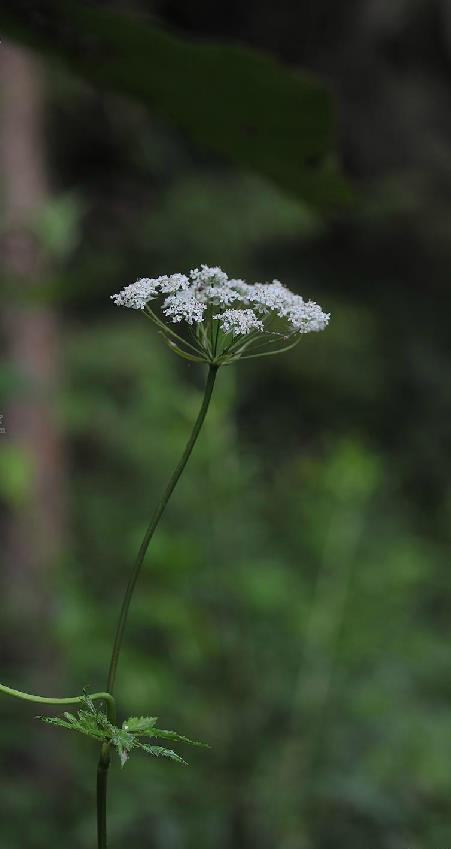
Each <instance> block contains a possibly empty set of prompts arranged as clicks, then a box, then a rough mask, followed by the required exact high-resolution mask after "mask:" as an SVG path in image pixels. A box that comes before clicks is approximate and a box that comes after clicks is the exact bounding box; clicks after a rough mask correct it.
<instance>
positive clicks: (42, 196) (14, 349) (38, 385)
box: [0, 44, 62, 665]
mask: <svg viewBox="0 0 451 849" xmlns="http://www.w3.org/2000/svg"><path fill="white" fill-rule="evenodd" d="M0 78H1V80H2V96H1V101H0V183H1V189H2V191H1V195H2V199H3V200H2V205H3V210H2V219H3V222H4V223H3V228H2V229H3V232H2V239H1V252H2V255H3V256H2V259H3V269H4V276H5V278H6V281H7V288H8V293H7V297H6V308H5V309H4V320H3V321H4V346H5V353H6V356H5V357H4V361H5V362H6V364H7V368H9V369H10V370H11V371H12V375H13V379H12V381H11V385H12V386H13V387H14V389H13V390H12V391H11V392H10V395H9V398H8V400H7V404H6V409H2V410H1V412H2V414H3V415H4V419H3V422H2V424H3V427H4V428H5V430H6V433H4V434H0V440H1V447H2V448H5V449H6V451H7V452H8V451H9V452H10V455H11V458H12V459H11V458H10V462H16V463H18V464H19V463H20V465H21V467H23V469H24V470H25V472H24V474H25V477H24V486H23V487H22V490H21V492H20V493H19V495H20V497H19V498H17V497H16V498H14V499H13V500H12V503H9V504H7V512H6V520H5V524H6V527H5V535H4V536H5V539H6V564H5V566H4V568H3V569H2V578H1V580H2V583H3V593H2V607H3V610H4V611H5V613H6V614H8V613H11V614H12V615H13V616H14V618H15V619H16V622H17V621H21V620H22V621H23V620H25V622H26V628H25V629H24V630H25V632H26V634H25V638H26V639H25V640H23V638H22V645H21V639H19V635H18V634H17V633H16V635H15V637H14V639H13V640H10V641H9V647H8V655H9V656H10V657H11V654H10V650H11V645H14V647H15V650H17V649H18V651H19V657H21V656H22V655H23V656H24V657H28V656H29V651H30V647H31V649H32V654H34V655H35V656H36V654H37V653H39V651H40V647H41V645H42V639H41V637H44V640H45V634H46V631H47V628H48V625H49V618H50V615H51V604H50V601H51V592H50V590H49V587H50V586H51V584H50V582H49V577H50V570H51V569H52V565H53V564H54V563H55V561H56V559H57V557H58V554H59V553H60V546H61V531H62V508H61V504H62V500H61V492H62V480H61V470H62V450H61V439H60V433H59V428H58V423H57V414H56V390H57V384H58V319H57V316H56V314H55V311H54V309H53V307H52V306H51V305H49V304H48V303H45V302H43V301H41V302H40V301H39V298H37V297H36V294H37V289H38V286H39V284H40V283H41V282H42V281H43V279H44V275H45V274H46V272H48V267H47V264H48V263H47V262H46V260H45V257H44V251H43V248H42V245H40V244H39V241H38V239H37V237H36V236H35V235H34V232H33V222H34V220H35V219H36V217H37V216H38V215H39V213H40V211H41V210H42V208H43V207H44V206H45V204H46V203H47V201H48V180H47V174H46V166H45V159H46V157H45V147H46V145H45V136H44V128H43V117H44V98H43V84H42V82H43V81H42V77H41V73H40V67H39V64H38V62H37V60H36V59H35V58H34V57H33V56H32V55H31V54H29V53H28V52H26V51H25V50H23V49H22V48H19V47H16V46H15V45H12V44H11V45H5V44H2V47H1V51H0ZM2 618H3V619H5V618H6V620H8V618H9V617H8V615H6V617H5V616H4V615H3V616H2ZM33 623H35V624H34V625H33ZM33 632H35V635H36V637H37V643H36V644H33V642H32V640H31V639H30V637H32V635H33ZM39 665H40V664H39Z"/></svg>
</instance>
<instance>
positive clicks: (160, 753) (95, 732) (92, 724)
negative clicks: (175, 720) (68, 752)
mask: <svg viewBox="0 0 451 849" xmlns="http://www.w3.org/2000/svg"><path fill="white" fill-rule="evenodd" d="M37 719H40V720H41V721H42V722H45V723H46V724H47V725H53V726H55V727H59V728H67V729H69V730H70V731H77V732H78V733H79V734H84V735H85V736H87V737H91V738H92V739H93V740H96V741H100V742H107V743H109V744H111V746H113V747H114V748H115V749H116V751H117V754H118V756H119V760H120V762H121V766H124V764H125V763H126V762H127V760H128V758H129V756H130V752H131V751H132V749H141V750H142V751H144V752H146V753H147V754H149V755H152V756H153V757H156V758H167V759H168V760H171V761H176V762H177V763H181V764H185V765H186V761H185V760H184V759H183V758H182V757H181V756H180V755H178V754H177V752H174V751H173V750H172V749H166V748H165V747H164V746H154V745H151V744H148V743H142V742H141V740H140V739H139V738H140V737H160V738H162V739H167V740H176V741H177V742H180V743H187V744H188V745H191V746H205V743H200V742H199V741H196V740H190V739H189V737H184V736H183V735H182V734H178V733H177V732H176V731H167V730H166V729H163V728H156V727H155V723H156V721H157V717H155V716H140V717H137V716H130V717H129V718H128V719H127V720H125V721H124V722H123V724H122V727H121V728H119V727H118V726H116V725H113V724H112V723H111V722H110V721H109V720H108V717H107V715H106V714H105V713H104V712H103V711H102V710H98V709H97V708H96V706H95V704H94V702H93V701H92V699H90V698H89V697H88V696H87V695H86V694H85V695H84V696H83V697H82V699H81V707H80V710H78V711H77V714H76V715H75V714H73V713H70V712H69V711H65V713H64V714H63V716H39V717H37Z"/></svg>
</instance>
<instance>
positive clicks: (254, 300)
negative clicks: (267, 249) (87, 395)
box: [111, 265, 330, 365]
mask: <svg viewBox="0 0 451 849" xmlns="http://www.w3.org/2000/svg"><path fill="white" fill-rule="evenodd" d="M111 297H112V299H113V301H114V303H115V304H117V306H120V307H129V308H131V309H135V310H141V311H142V312H143V313H144V315H146V316H147V317H148V318H150V319H151V320H152V321H153V322H154V323H155V324H156V326H157V327H158V329H159V330H160V332H161V333H162V334H163V336H164V337H165V339H166V342H167V343H168V345H169V346H170V348H171V349H172V350H173V351H175V352H176V353H177V354H179V355H180V356H181V357H184V358H185V359H188V360H193V361H195V362H207V363H213V364H216V365H228V364H229V363H232V362H234V361H235V360H237V359H249V358H250V357H261V356H266V355H268V354H278V353H281V352H282V351H287V350H289V349H290V348H293V347H294V346H295V345H296V344H297V343H298V342H299V340H300V339H301V336H302V335H303V334H304V333H312V332H315V331H318V330H324V328H325V327H327V324H328V323H329V318H330V316H329V314H328V313H325V312H323V311H322V309H321V307H320V306H318V304H316V303H315V302H314V301H304V299H303V298H301V296H300V295H295V294H294V293H293V292H290V290H289V289H287V287H286V286H283V285H282V283H280V282H279V281H278V280H273V282H272V283H253V284H250V283H246V282H245V281H244V280H234V279H230V278H229V277H228V276H227V274H225V272H224V271H222V270H221V269H220V268H210V267H209V266H207V265H202V266H201V268H200V269H199V268H194V269H193V270H192V271H190V273H189V275H185V274H171V275H170V276H166V275H164V276H162V277H156V278H152V279H151V278H148V277H143V278H142V279H141V280H137V281H136V283H132V284H131V285H130V286H126V287H125V289H122V291H121V292H118V294H117V295H112V296H111Z"/></svg>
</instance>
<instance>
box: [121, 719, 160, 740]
mask: <svg viewBox="0 0 451 849" xmlns="http://www.w3.org/2000/svg"><path fill="white" fill-rule="evenodd" d="M157 719H158V717H157V716H129V718H128V719H125V720H124V722H123V723H122V728H124V729H125V731H129V732H130V734H144V735H145V734H147V732H148V731H151V729H152V728H153V727H154V725H155V723H156V721H157Z"/></svg>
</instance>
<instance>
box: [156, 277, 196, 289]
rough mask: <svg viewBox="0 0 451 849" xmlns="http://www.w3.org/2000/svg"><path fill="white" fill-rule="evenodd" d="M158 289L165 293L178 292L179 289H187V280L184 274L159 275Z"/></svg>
mask: <svg viewBox="0 0 451 849" xmlns="http://www.w3.org/2000/svg"><path fill="white" fill-rule="evenodd" d="M158 282H159V284H160V290H161V291H162V292H165V293H169V292H178V291H179V290H180V289H187V288H188V286H189V280H188V277H187V276H186V274H171V276H170V277H166V276H164V277H159V278H158Z"/></svg>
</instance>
